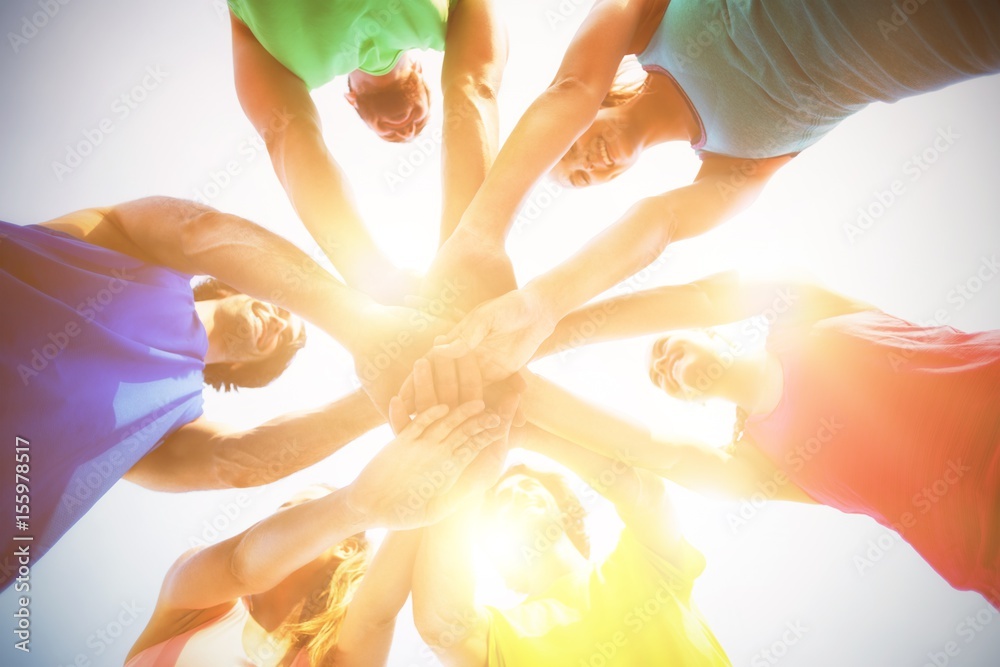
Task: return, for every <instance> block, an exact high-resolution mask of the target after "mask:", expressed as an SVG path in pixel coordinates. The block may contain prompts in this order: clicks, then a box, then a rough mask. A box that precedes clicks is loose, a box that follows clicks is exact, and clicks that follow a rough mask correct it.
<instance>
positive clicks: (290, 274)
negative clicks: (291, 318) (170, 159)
mask: <svg viewBox="0 0 1000 667" xmlns="http://www.w3.org/2000/svg"><path fill="white" fill-rule="evenodd" d="M47 226H49V227H52V228H55V229H58V230H60V231H64V232H67V233H70V234H73V235H75V236H77V237H78V238H82V239H83V240H85V241H88V242H90V243H94V244H95V245H99V246H102V247H106V248H111V249H114V250H118V251H119V252H124V253H126V254H129V255H132V256H134V257H138V258H140V259H144V260H146V261H149V262H152V263H154V264H159V265H161V266H165V267H168V268H171V269H174V270H176V271H180V272H182V273H189V274H192V275H210V276H214V277H216V278H218V279H219V280H222V281H223V282H225V283H228V284H229V285H232V286H233V287H234V288H236V289H237V290H239V291H241V292H243V293H245V294H248V295H250V296H252V297H254V298H257V299H261V300H264V301H269V302H271V303H274V304H276V305H278V306H281V307H283V308H285V309H286V310H289V311H291V312H293V313H296V314H297V315H300V316H301V317H303V318H305V319H307V320H309V321H311V322H312V323H313V324H315V325H317V326H318V327H320V328H322V329H323V330H325V331H326V332H327V333H328V334H330V335H331V336H332V337H333V338H334V339H336V340H337V341H338V342H340V343H341V344H342V345H344V346H345V347H346V348H347V349H348V350H349V351H350V352H351V353H352V354H355V356H357V355H358V354H359V353H361V351H363V350H367V349H368V346H369V345H370V343H371V331H370V330H368V329H366V328H365V327H359V326H358V322H365V321H366V317H367V320H368V321H375V320H376V319H379V321H382V320H384V319H385V317H384V315H385V313H386V312H387V311H386V309H384V308H383V307H381V306H379V305H378V304H376V303H375V302H374V301H373V300H372V299H370V298H369V297H367V296H365V295H364V294H361V293H360V292H357V291H355V290H352V289H350V288H348V287H346V286H344V284H343V283H341V282H340V281H339V280H337V279H336V278H335V277H334V276H332V275H331V274H330V273H329V272H327V271H326V270H324V269H323V268H322V267H321V266H320V265H319V264H317V263H316V262H314V261H313V260H312V259H311V258H310V257H309V256H308V255H306V254H305V253H304V252H302V250H300V249H299V248H298V247H296V246H295V245H293V244H292V243H290V242H288V241H286V240H285V239H283V238H281V237H280V236H278V235H276V234H274V233H272V232H269V231H267V230H266V229H264V228H263V227H260V226H259V225H256V224H254V223H252V222H250V221H249V220H245V219H243V218H240V217H238V216H235V215H229V214H227V213H222V212H220V211H217V210H215V209H213V208H211V207H210V206H205V205H202V204H196V203H194V202H190V201H186V200H183V199H173V198H169V197H147V198H145V199H137V200H135V201H131V202H126V203H124V204H119V205H117V206H111V207H107V208H103V209H92V210H89V211H82V212H77V213H73V214H69V215H67V216H63V217H61V218H57V219H56V220H53V221H51V222H50V223H47Z"/></svg>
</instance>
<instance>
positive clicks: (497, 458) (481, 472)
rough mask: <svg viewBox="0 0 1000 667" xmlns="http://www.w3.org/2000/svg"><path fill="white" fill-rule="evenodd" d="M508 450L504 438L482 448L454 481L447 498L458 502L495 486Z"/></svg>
mask: <svg viewBox="0 0 1000 667" xmlns="http://www.w3.org/2000/svg"><path fill="white" fill-rule="evenodd" d="M508 450H509V448H508V446H507V441H506V438H498V439H497V440H496V441H494V442H493V443H492V444H490V445H488V446H486V447H485V448H483V450H482V451H480V452H479V453H478V454H477V455H476V457H475V458H474V459H473V460H472V461H471V462H470V463H469V465H468V466H466V468H465V470H463V471H462V474H461V475H460V476H459V478H458V479H457V480H455V484H454V485H453V486H452V487H451V489H450V490H449V491H448V494H447V497H449V498H458V499H459V502H460V501H461V500H462V499H464V498H467V497H468V496H470V495H471V494H473V493H477V492H482V491H485V490H486V489H489V488H490V487H492V486H493V485H494V484H496V483H497V480H498V479H500V474H501V473H502V472H503V469H504V464H505V463H506V461H507V452H508Z"/></svg>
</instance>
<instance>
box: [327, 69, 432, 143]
mask: <svg viewBox="0 0 1000 667" xmlns="http://www.w3.org/2000/svg"><path fill="white" fill-rule="evenodd" d="M347 89H348V90H350V91H351V92H353V93H354V101H355V103H356V105H357V112H358V115H359V116H361V119H362V120H364V121H365V122H366V123H369V124H370V123H371V122H372V121H373V120H374V119H375V118H377V117H379V116H382V115H388V114H391V113H392V112H394V111H397V110H399V109H400V108H401V107H403V106H409V105H413V104H415V103H416V101H417V100H418V99H420V96H421V95H426V96H427V98H428V99H430V94H431V93H430V87H429V86H428V85H427V81H426V80H425V79H424V77H423V75H422V74H421V73H420V72H419V71H418V70H416V69H413V70H412V71H410V73H409V74H408V75H407V76H406V78H404V79H401V80H399V81H398V82H396V83H395V84H394V85H393V86H391V87H388V88H381V89H378V90H372V91H368V92H364V93H362V92H358V91H356V90H354V89H352V88H351V79H350V78H348V79H347ZM429 119H430V117H429V115H428V116H425V117H424V119H423V120H422V121H421V123H420V125H419V126H418V127H417V131H416V132H414V135H417V134H420V133H421V132H422V131H423V129H424V127H426V125H427V121H428V120H429ZM386 141H392V142H393V143H400V142H402V139H386Z"/></svg>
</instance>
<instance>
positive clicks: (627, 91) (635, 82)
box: [601, 56, 649, 108]
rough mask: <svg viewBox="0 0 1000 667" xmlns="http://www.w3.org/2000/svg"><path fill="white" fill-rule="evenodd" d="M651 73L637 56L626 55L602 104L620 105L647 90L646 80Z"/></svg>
mask: <svg viewBox="0 0 1000 667" xmlns="http://www.w3.org/2000/svg"><path fill="white" fill-rule="evenodd" d="M648 77H649V75H648V74H646V70H644V69H643V68H642V65H641V64H639V61H638V60H637V59H636V57H635V56H625V57H624V58H623V59H622V62H621V64H620V65H618V71H617V72H615V80H614V81H613V82H612V84H611V89H610V90H608V94H607V95H605V96H604V101H603V102H601V106H602V107H604V108H608V107H620V106H621V105H623V104H627V103H629V102H631V101H632V100H633V99H635V98H636V97H638V96H639V95H641V94H642V93H643V92H644V91H645V90H646V82H647V80H648Z"/></svg>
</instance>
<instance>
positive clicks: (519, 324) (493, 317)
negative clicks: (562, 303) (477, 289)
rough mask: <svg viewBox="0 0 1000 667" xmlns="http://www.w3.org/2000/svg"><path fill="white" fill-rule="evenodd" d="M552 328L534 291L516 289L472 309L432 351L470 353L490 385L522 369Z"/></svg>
mask: <svg viewBox="0 0 1000 667" xmlns="http://www.w3.org/2000/svg"><path fill="white" fill-rule="evenodd" d="M555 325H556V320H555V319H554V318H553V317H551V316H550V314H549V312H548V309H547V308H545V306H544V303H543V302H542V301H541V299H540V298H539V297H538V296H537V295H536V294H535V293H534V292H531V291H529V290H523V289H520V290H515V291H513V292H508V293H507V294H504V295H503V296H501V297H499V298H496V299H494V300H492V301H488V302H487V303H484V304H482V305H481V306H478V307H477V308H475V309H474V310H473V311H472V312H470V313H469V314H468V315H467V316H466V317H465V319H463V320H462V321H461V322H459V323H458V326H456V327H455V328H454V329H452V330H451V331H450V332H449V333H448V335H447V336H444V337H442V338H439V339H437V340H435V342H434V343H435V348H434V352H435V353H437V354H442V355H444V356H448V357H459V356H462V355H465V354H468V353H469V352H470V351H471V352H472V353H473V354H475V356H476V360H477V361H478V362H479V368H480V370H481V372H482V375H483V381H484V382H486V383H487V384H490V383H493V382H497V381H499V380H503V379H505V378H508V377H510V376H512V375H513V374H515V373H517V372H518V371H519V370H521V368H523V367H524V365H525V364H527V363H528V361H530V360H531V358H532V356H533V355H534V354H535V352H536V351H537V350H538V347H539V346H540V345H541V344H542V343H543V342H544V341H545V339H547V338H548V337H549V336H550V335H551V334H552V332H553V330H554V329H555Z"/></svg>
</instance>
